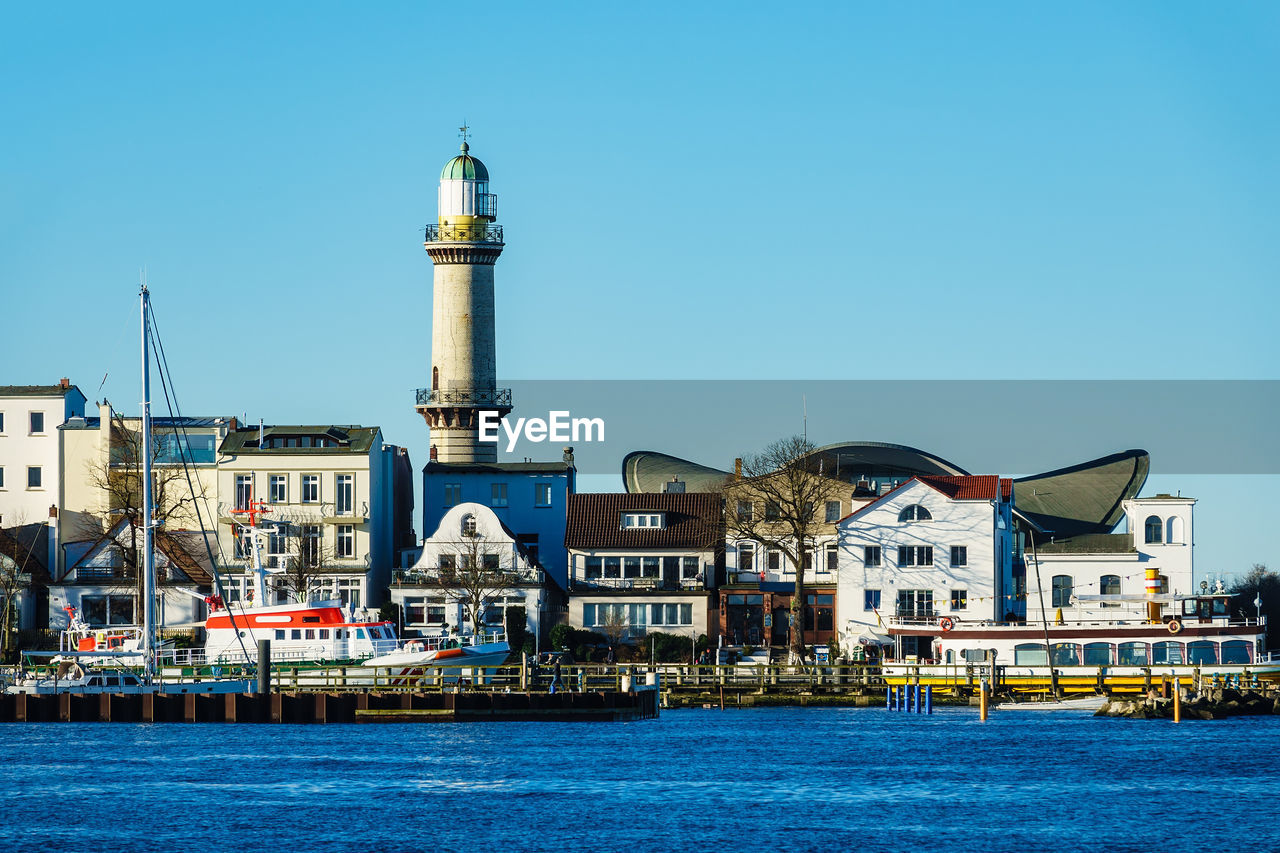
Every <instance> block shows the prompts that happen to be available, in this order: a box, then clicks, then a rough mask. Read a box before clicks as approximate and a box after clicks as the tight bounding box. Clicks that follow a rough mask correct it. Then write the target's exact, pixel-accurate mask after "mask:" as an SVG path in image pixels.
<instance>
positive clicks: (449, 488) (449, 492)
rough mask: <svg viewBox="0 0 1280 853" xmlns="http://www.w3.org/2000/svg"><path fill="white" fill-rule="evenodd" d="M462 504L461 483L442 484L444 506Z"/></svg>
mask: <svg viewBox="0 0 1280 853" xmlns="http://www.w3.org/2000/svg"><path fill="white" fill-rule="evenodd" d="M460 503H462V484H461V483H445V484H444V505H445V506H457V505H458V504H460Z"/></svg>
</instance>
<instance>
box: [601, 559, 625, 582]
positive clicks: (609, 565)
mask: <svg viewBox="0 0 1280 853" xmlns="http://www.w3.org/2000/svg"><path fill="white" fill-rule="evenodd" d="M604 576H605V577H606V578H620V577H622V558H621V557H605V558H604Z"/></svg>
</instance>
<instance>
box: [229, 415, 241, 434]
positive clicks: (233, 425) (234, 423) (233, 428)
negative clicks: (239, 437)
mask: <svg viewBox="0 0 1280 853" xmlns="http://www.w3.org/2000/svg"><path fill="white" fill-rule="evenodd" d="M228 424H229V426H230V427H231V431H232V432H235V431H236V429H237V428H238V427H239V426H240V423H239V421H237V420H236V419H235V418H232V419H231V420H230V421H228Z"/></svg>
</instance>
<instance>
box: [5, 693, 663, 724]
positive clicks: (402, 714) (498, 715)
mask: <svg viewBox="0 0 1280 853" xmlns="http://www.w3.org/2000/svg"><path fill="white" fill-rule="evenodd" d="M657 716H658V693H657V691H654V690H636V691H634V692H626V693H623V692H619V691H596V692H590V693H569V692H563V693H554V694H552V693H497V692H457V693H449V692H411V691H398V692H395V693H374V692H346V693H322V692H300V693H266V694H254V693H230V694H201V693H186V694H142V695H128V694H97V695H93V694H89V695H86V694H73V693H61V694H57V695H52V694H51V695H27V694H17V695H12V694H3V695H0V723H56V722H64V723H67V722H75V723H295V724H306V723H444V722H480V721H497V720H510V721H549V722H623V721H629V720H645V719H652V718H655V717H657Z"/></svg>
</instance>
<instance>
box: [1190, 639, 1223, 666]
mask: <svg viewBox="0 0 1280 853" xmlns="http://www.w3.org/2000/svg"><path fill="white" fill-rule="evenodd" d="M1217 662H1218V644H1217V643H1212V642H1210V641H1208V640H1197V641H1196V642H1194V643H1187V663H1190V664H1196V665H1199V664H1204V663H1217Z"/></svg>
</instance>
